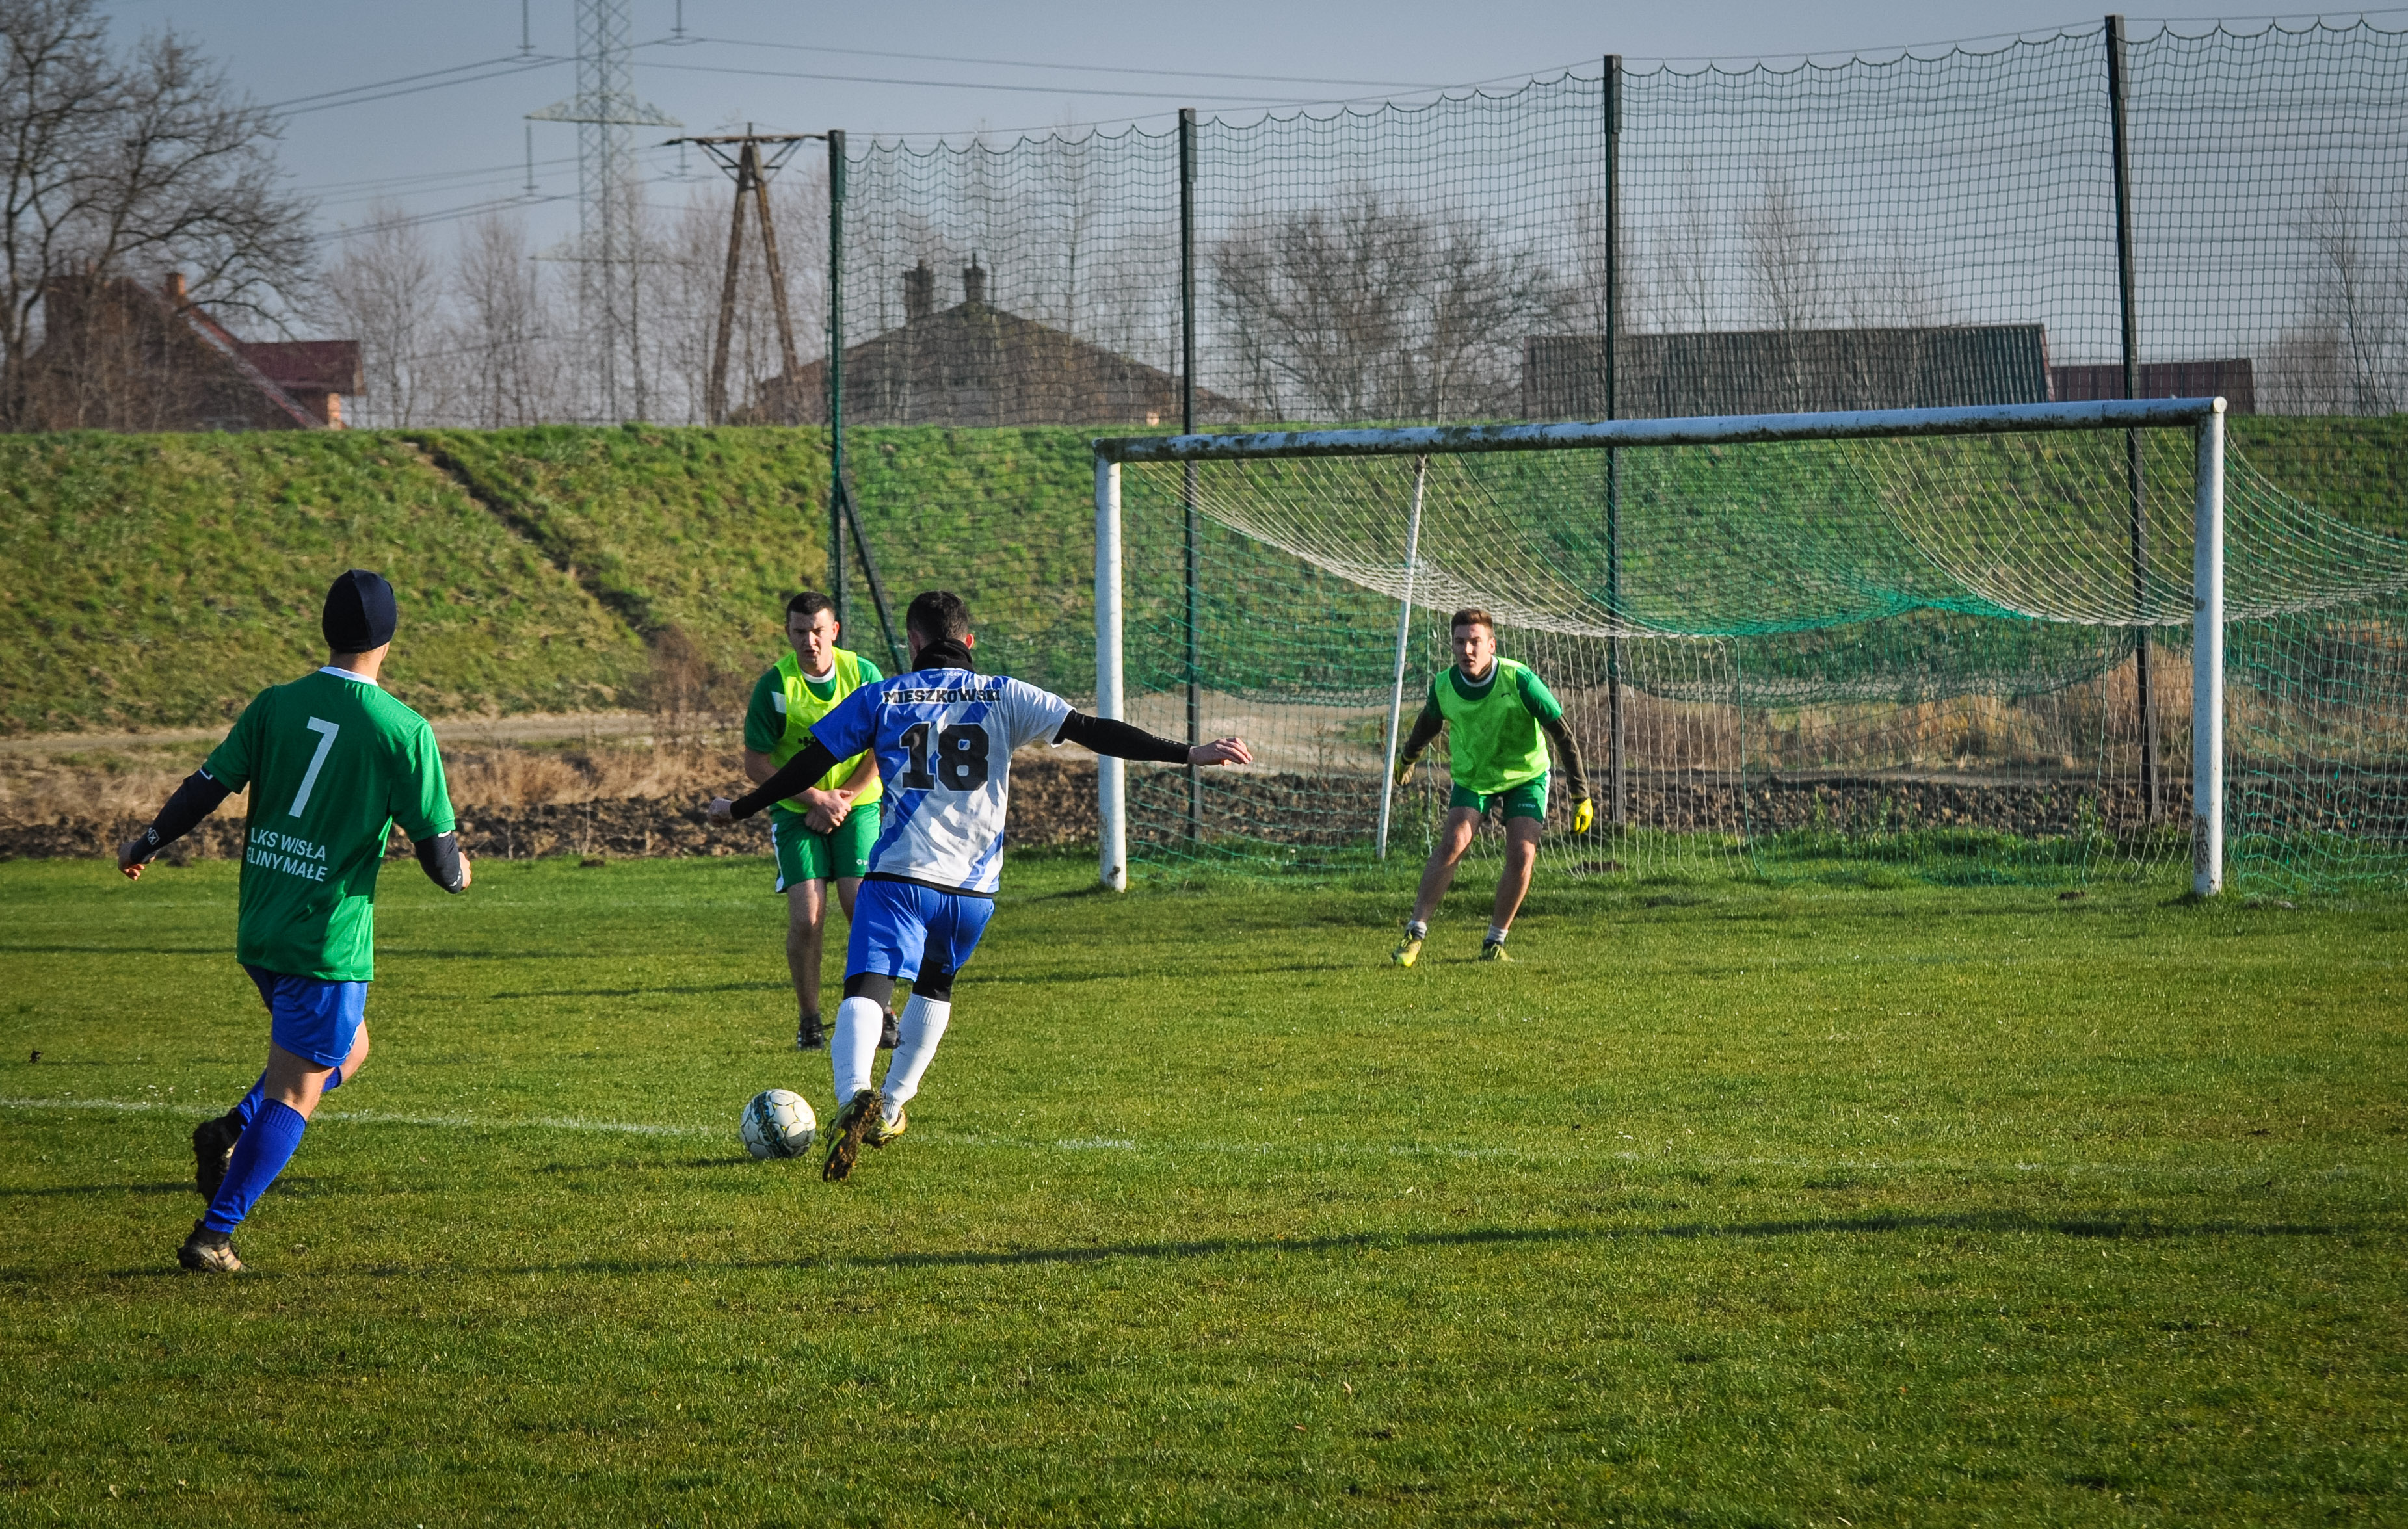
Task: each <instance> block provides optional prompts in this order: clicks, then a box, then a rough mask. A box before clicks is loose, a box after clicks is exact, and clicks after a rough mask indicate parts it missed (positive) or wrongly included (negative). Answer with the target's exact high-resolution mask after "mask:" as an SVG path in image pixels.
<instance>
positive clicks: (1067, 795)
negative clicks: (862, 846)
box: [0, 750, 1096, 865]
mask: <svg viewBox="0 0 2408 1529" xmlns="http://www.w3.org/2000/svg"><path fill="white" fill-rule="evenodd" d="M613 752H616V751H615V750H614V751H613ZM457 757H458V758H459V759H460V760H461V762H462V764H466V762H467V761H468V760H469V759H470V758H472V757H474V756H468V755H463V756H457ZM619 767H623V768H624V769H626V770H629V771H632V770H634V769H636V768H637V767H638V766H636V765H635V764H630V763H625V762H622V763H621V765H620V766H619ZM185 768H186V769H189V765H187V766H186V767H185ZM151 773H152V774H153V775H155V779H143V780H141V781H140V782H138V786H137V783H136V782H131V781H121V782H120V783H118V784H117V785H115V786H113V787H112V788H111V789H110V790H109V791H108V793H107V794H108V801H107V803H106V804H104V805H103V806H101V807H99V809H98V810H93V809H90V808H86V809H82V810H60V809H58V808H56V807H53V808H52V810H50V811H48V812H40V813H35V812H23V811H20V812H15V813H11V814H8V815H7V817H5V818H0V860H37V859H92V858H101V857H107V856H112V855H114V854H115V853H116V852H117V846H118V845H119V844H121V843H122V842H123V841H124V840H125V839H126V838H128V837H130V836H132V835H133V834H134V833H135V832H136V831H137V830H138V829H140V828H141V826H142V825H143V824H144V823H146V822H150V815H151V814H152V813H153V812H155V811H156V810H157V809H158V807H159V805H160V804H161V803H162V802H164V801H165V800H166V798H167V795H168V793H170V792H172V791H173V790H174V789H175V783H176V782H177V781H178V780H179V779H182V778H183V771H180V770H171V769H161V770H157V771H154V772H151ZM605 773H610V772H606V771H605V770H603V769H582V768H580V767H579V765H578V764H577V762H576V758H575V756H574V755H568V756H560V757H556V758H539V759H536V760H534V761H528V760H524V759H515V758H508V757H495V758H491V759H489V760H488V762H487V765H486V767H485V773H484V775H483V776H482V778H481V779H482V782H483V784H484V785H485V786H487V787H491V786H494V785H495V784H496V783H499V782H508V781H515V782H517V783H518V784H519V785H520V786H521V787H522V788H524V787H527V786H529V785H530V784H533V785H535V787H536V789H541V790H545V791H547V792H552V793H557V794H556V795H555V797H554V799H549V800H540V801H526V800H524V799H523V798H522V799H521V800H519V801H516V802H509V801H507V800H496V797H497V796H499V795H500V794H501V793H499V792H498V791H497V790H492V789H481V790H480V789H479V787H478V785H477V784H475V782H477V781H478V780H479V779H480V778H479V777H478V776H476V775H474V774H472V772H471V771H470V770H468V769H465V768H462V767H461V766H460V765H459V764H455V765H454V766H453V768H452V779H453V782H454V800H455V803H456V806H457V810H458V813H459V819H460V843H461V847H462V848H463V849H465V850H466V851H467V852H468V853H469V854H470V855H471V856H472V857H475V858H479V859H501V860H526V859H532V858H538V857H541V856H545V855H580V856H599V857H605V858H609V859H629V858H637V857H652V856H660V857H669V858H677V857H685V856H707V855H737V854H766V853H767V851H768V847H769V844H768V833H767V828H766V827H765V825H764V824H763V822H762V821H761V820H759V819H754V820H753V821H752V822H745V823H738V824H737V825H736V826H734V827H732V828H712V827H710V825H709V823H708V822H706V821H705V820H704V817H703V811H702V804H703V803H704V802H705V801H706V800H708V799H709V798H710V796H711V795H712V794H715V793H719V792H724V791H731V790H733V789H734V788H735V787H736V786H737V785H738V784H740V783H741V782H742V779H743V776H742V773H741V769H740V766H739V765H738V763H737V761H736V758H735V756H734V755H733V754H732V753H730V754H728V755H726V756H725V758H724V759H723V760H710V759H696V760H691V761H686V762H683V763H681V762H679V761H675V760H669V761H664V762H661V763H659V764H657V765H655V766H654V767H653V773H652V776H651V777H650V778H649V779H651V780H654V781H658V780H664V779H671V778H674V779H676V780H677V782H678V784H679V785H680V786H681V787H682V788H683V789H681V790H679V791H677V792H676V793H674V794H666V793H665V794H658V795H647V796H622V797H617V798H609V797H603V796H599V795H595V794H592V787H593V785H594V784H595V779H596V778H597V777H599V776H602V775H603V774H605ZM1011 788H1012V789H1011V818H1010V820H1009V824H1008V827H1007V829H1006V832H1007V834H1008V835H1009V836H1010V838H1011V842H1012V843H1014V844H1020V845H1054V844H1068V843H1076V842H1079V841H1081V840H1085V841H1089V842H1092V841H1093V840H1094V839H1095V836H1096V766H1095V763H1094V762H1093V761H1092V760H1089V759H1083V758H1082V759H1054V758H1045V757H1030V756H1024V757H1022V758H1019V759H1015V760H1013V761H1012V766H1011ZM561 798H566V799H561ZM137 803H138V804H139V805H136V804H137ZM241 843H242V817H241V814H240V812H239V810H238V808H237V807H236V805H235V804H232V803H229V804H228V806H227V807H226V809H224V810H222V811H221V812H220V813H219V815H218V816H216V817H214V818H211V819H210V820H209V821H208V822H204V823H203V824H201V826H200V827H199V828H197V829H195V830H194V831H193V833H192V834H191V835H190V836H187V837H186V838H184V839H181V840H179V841H178V842H177V843H176V844H174V845H172V846H170V847H169V848H168V850H167V853H166V854H165V856H163V857H162V858H164V859H165V860H167V861H168V862H170V863H171V864H176V865H183V864H187V863H189V862H191V861H193V860H231V859H234V858H236V856H237V855H239V853H240V852H241ZM388 852H389V853H392V854H396V855H399V854H407V853H409V841H408V840H407V839H405V838H404V837H402V836H401V835H400V834H398V833H395V834H394V837H393V843H392V845H391V847H390V849H389V850H388Z"/></svg>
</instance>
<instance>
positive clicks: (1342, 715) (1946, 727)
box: [1123, 430, 2408, 889]
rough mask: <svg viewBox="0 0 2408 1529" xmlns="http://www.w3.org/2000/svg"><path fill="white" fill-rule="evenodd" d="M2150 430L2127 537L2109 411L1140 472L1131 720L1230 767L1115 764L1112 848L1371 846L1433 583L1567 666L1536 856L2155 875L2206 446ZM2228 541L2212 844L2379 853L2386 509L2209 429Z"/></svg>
mask: <svg viewBox="0 0 2408 1529" xmlns="http://www.w3.org/2000/svg"><path fill="white" fill-rule="evenodd" d="M2140 440H2141V443H2142V451H2141V455H2140V459H2139V460H2140V465H2141V481H2140V495H2139V497H2140V500H2141V503H2142V505H2143V516H2142V519H2141V523H2140V527H2139V535H2138V536H2137V538H2136V536H2135V527H2134V521H2133V516H2132V503H2133V498H2134V490H2133V479H2131V477H2130V475H2129V462H2128V456H2127V448H2126V436H2125V435H2124V434H2122V433H2120V432H2117V433H2108V432H2065V433H2057V434H2029V435H2008V436H1973V437H1952V438H1921V439H1899V440H1863V441H1844V442H1788V443H1781V444H1769V445H1768V444H1750V445H1738V446H1715V447H1703V446H1693V447H1667V448H1649V449H1644V450H1634V449H1624V450H1617V451H1613V452H1608V451H1605V450H1547V451H1525V452H1504V453H1493V454H1473V455H1433V456H1430V457H1428V458H1426V459H1422V460H1421V461H1419V462H1417V461H1416V459H1414V458H1412V457H1397V456H1382V457H1319V458H1303V459H1297V458H1281V459H1248V460H1239V461H1216V462H1202V463H1196V464H1129V465H1127V466H1126V467H1125V468H1124V469H1123V475H1124V476H1123V514H1124V527H1125V530H1124V546H1125V550H1124V570H1125V571H1124V585H1125V631H1126V636H1125V644H1124V655H1125V657H1124V661H1125V674H1126V680H1125V684H1126V693H1127V697H1128V703H1127V704H1128V711H1129V715H1130V716H1131V718H1132V719H1133V720H1135V721H1137V722H1140V724H1142V725H1145V726H1148V727H1150V728H1152V729H1154V730H1155V731H1158V732H1163V733H1166V734H1169V735H1171V736H1184V735H1185V734H1186V733H1187V731H1188V728H1189V722H1188V713H1189V709H1190V707H1191V706H1192V707H1193V708H1194V710H1195V712H1196V717H1197V722H1196V727H1197V732H1198V733H1199V734H1200V736H1220V735H1223V734H1228V733H1237V734H1241V735H1243V736H1245V737H1246V738H1247V739H1248V740H1249V742H1250V743H1251V744H1252V745H1253V746H1254V750H1255V753H1256V755H1257V759H1258V764H1257V765H1256V767H1254V769H1251V770H1246V771H1238V772H1197V773H1195V774H1193V775H1191V774H1190V773H1189V772H1186V771H1183V770H1176V769H1172V770H1150V769H1142V768H1140V769H1138V770H1134V771H1132V775H1131V781H1130V787H1129V807H1128V812H1129V825H1130V826H1129V833H1130V848H1131V852H1132V853H1133V854H1135V855H1137V856H1139V857H1140V858H1143V859H1150V860H1154V861H1157V862H1166V863H1195V862H1211V863H1222V864H1229V865H1250V866H1261V867H1275V866H1301V867H1315V868H1323V869H1334V868H1344V867H1349V866H1360V865H1367V864H1369V863H1371V862H1373V861H1375V860H1377V859H1378V858H1379V857H1380V854H1381V844H1380V838H1379V822H1380V816H1381V802H1382V783H1383V779H1384V776H1385V769H1384V762H1385V759H1386V757H1387V747H1388V738H1389V733H1388V725H1389V724H1388V718H1389V707H1390V701H1391V692H1392V686H1394V684H1395V681H1396V660H1397V651H1398V631H1399V624H1400V618H1401V617H1402V615H1403V612H1404V611H1405V610H1406V608H1407V606H1408V603H1410V607H1411V610H1412V616H1411V619H1410V622H1409V623H1407V625H1406V629H1405V636H1404V649H1405V655H1406V664H1405V675H1404V682H1403V686H1402V718H1401V723H1400V727H1399V731H1400V732H1401V731H1402V730H1403V729H1407V728H1410V726H1411V724H1412V717H1413V715H1414V713H1415V712H1416V711H1417V710H1418V709H1419V707H1420V705H1421V702H1422V699H1423V697H1424V696H1425V695H1426V693H1427V692H1428V687H1429V685H1430V682H1431V679H1432V677H1433V676H1434V675H1435V674H1437V673H1438V672H1439V671H1440V670H1441V669H1442V668H1443V667H1444V665H1445V664H1447V663H1448V662H1449V661H1450V660H1449V653H1448V647H1447V641H1448V631H1447V620H1448V615H1449V613H1450V612H1452V611H1453V610H1454V609H1455V607H1459V606H1477V607H1484V608H1486V609H1488V610H1490V611H1492V612H1494V613H1495V615H1496V616H1497V618H1498V627H1499V630H1498V638H1499V647H1500V650H1502V651H1503V652H1504V653H1505V654H1507V655H1508V656H1510V657H1513V658H1517V659H1520V660H1522V661H1523V662H1526V663H1527V664H1530V665H1531V666H1532V667H1534V668H1535V669H1537V670H1538V671H1539V673H1540V674H1541V677H1542V678H1544V679H1546V681H1547V682H1548V684H1549V685H1550V686H1551V687H1553V689H1554V690H1555V693H1556V694H1557V695H1558V696H1559V697H1560V698H1561V699H1562V700H1563V702H1564V704H1565V707H1566V709H1567V711H1568V713H1569V715H1570V719H1571V722H1572V726H1573V730H1574V733H1575V735H1576V736H1578V737H1579V738H1580V739H1581V741H1582V745H1583V753H1584V760H1585V763H1586V764H1587V767H1588V774H1589V777H1590V781H1591V787H1592V794H1593V796H1594V798H1595V800H1596V801H1597V804H1598V826H1597V827H1596V828H1595V829H1594V830H1592V831H1591V832H1590V833H1588V834H1586V835H1584V836H1573V835H1571V834H1570V832H1569V822H1570V806H1571V803H1570V796H1569V793H1568V792H1566V791H1565V790H1564V789H1563V783H1562V782H1561V781H1560V780H1558V782H1557V789H1556V791H1555V801H1554V803H1553V804H1552V806H1551V809H1550V828H1551V833H1550V835H1549V838H1548V841H1547V848H1546V850H1544V854H1545V856H1546V859H1547V863H1548V864H1550V865H1554V866H1555V867H1556V868H1558V869H1561V870H1566V871H1570V872H1573V873H1578V874H1588V873H1606V874H1613V873H1623V872H1628V873H1638V874H1664V873H1670V872H1678V871H1681V870H1683V869H1707V868H1713V869H1722V870H1741V871H1754V872H1757V873H1761V874H1766V875H1775V876H1783V875H1807V874H1818V873H1824V872H1828V873H1832V874H1840V875H1846V876H1860V875H1862V874H1864V873H1865V872H1866V871H1867V870H1868V869H1871V868H1872V867H1876V866H1885V865H1886V866H1891V867H1895V868H1897V869H1899V870H1901V871H1905V872H1908V873H1911V874H1914V875H1918V876H1922V877H1927V878H1931V879H1947V880H1970V881H1990V880H1995V881H2028V882H2040V883H2054V882H2069V883H2071V882H2078V881H2082V880H2085V879H2097V878H2103V877H2132V878H2148V877H2154V876H2163V877H2165V878H2167V879H2170V880H2171V879H2172V878H2173V876H2174V874H2175V873H2176V872H2177V871H2179V870H2180V869H2181V868H2183V867H2185V866H2186V865H2187V864H2188V856H2189V819H2190V807H2191V804H2190V780H2191V769H2190V765H2191V760H2190V743H2189V739H2190V687H2191V676H2190V655H2189V636H2190V626H2189V622H2190V620H2191V613H2192V588H2191V559H2192V551H2193V548H2192V535H2191V526H2192V522H2191V512H2192V478H2193V468H2194V459H2193V447H2192V436H2191V435H2190V434H2189V433H2188V432H2187V431H2176V430H2155V431H2147V432H2143V433H2141V436H2140ZM1417 477H1418V489H1419V494H1420V503H1421V512H1420V522H1419V533H1418V538H1417V544H1416V546H1415V554H1414V556H1413V557H1412V560H1411V561H1410V563H1409V562H1408V559H1407V555H1406V550H1407V541H1408V535H1409V521H1410V519H1411V515H1412V505H1413V503H1414V499H1415V492H1416V486H1417V484H1416V479H1417ZM1191 503H1192V506H1193V509H1192V512H1191V509H1190V505H1191ZM2136 553H2137V555H2136ZM2226 561H2227V577H2226V591H2227V593H2226V598H2227V607H2228V611H2229V618H2230V619H2229V624H2228V628H2227V632H2228V636H2227V671H2228V686H2229V696H2228V707H2227V715H2228V718H2229V739H2228V748H2227V757H2228V762H2229V763H2228V771H2229V785H2228V792H2227V800H2228V819H2229V835H2230V843H2231V846H2232V848H2231V851H2230V854H2229V861H2230V864H2231V866H2232V870H2233V873H2234V875H2235V877H2236V878H2237V879H2238V880H2239V881H2240V882H2241V883H2242V884H2243V885H2244V886H2248V885H2255V884H2262V885H2265V886H2268V887H2289V888H2301V889H2306V888H2333V887H2365V886H2386V887H2408V595H2403V593H2402V592H2403V590H2408V543H2403V542H2402V541H2401V540H2400V539H2398V538H2395V537H2391V536H2384V535H2381V534H2379V533H2375V532H2371V531H2367V530H2364V529H2360V528H2358V527H2354V526H2351V525H2349V524H2347V523H2346V522H2342V521H2340V520H2337V519H2333V518H2329V517H2326V516H2323V515H2320V514H2318V513H2317V512H2316V511H2315V509H2314V508H2313V507H2310V506H2307V505H2305V504H2303V503H2301V502H2300V501H2299V500H2298V499H2296V498H2294V497H2292V496H2290V495H2288V494H2286V493H2283V492H2281V491H2280V490H2278V489H2276V488H2275V487H2274V486H2273V485H2272V483H2270V482H2269V481H2267V480H2266V479H2264V478H2262V477H2261V476H2259V475H2258V474H2257V473H2256V472H2255V471H2254V470H2252V469H2251V467H2250V466H2249V464H2248V463H2247V462H2246V461H2245V460H2243V458H2241V457H2240V456H2239V455H2238V454H2237V453H2229V455H2228V460H2227V468H2226ZM1191 562H1192V566H1193V569H1194V578H1193V579H1192V581H1191V579H1190V578H1189V573H1188V570H1189V568H1190V566H1191ZM2144 654H2145V657H2146V660H2147V663H2146V668H2147V671H2148V673H2149V675H2150V682H2149V684H2148V686H2147V688H2146V691H2145V693H2144V692H2143V686H2142V683H2141V676H2142V673H2143V657H2144ZM1617 733H1618V735H1619V738H1620V743H1619V746H1618V748H1617V747H1616V745H1615V741H1614V739H1615V736H1616V735H1617ZM1617 759H1618V760H1619V769H1618V770H1617V769H1616V768H1615V762H1616V761H1617ZM1445 782H1446V766H1445V762H1444V752H1443V745H1441V748H1440V750H1438V751H1437V752H1436V754H1435V755H1434V757H1433V758H1432V759H1431V760H1430V761H1428V762H1426V764H1425V765H1424V766H1423V768H1422V769H1421V770H1420V771H1419V772H1418V774H1417V776H1416V778H1415V779H1414V780H1413V781H1412V783H1411V784H1410V785H1409V786H1407V787H1406V788H1404V789H1402V790H1400V791H1398V793H1396V794H1395V796H1394V798H1393V799H1392V801H1391V803H1390V809H1389V822H1390V826H1389V830H1388V834H1387V840H1386V848H1387V852H1388V853H1389V854H1390V855H1392V856H1401V857H1404V858H1406V859H1409V860H1415V859H1418V858H1419V857H1420V856H1421V855H1422V854H1424V853H1425V852H1426V849H1427V847H1428V845H1429V843H1430V838H1431V835H1432V832H1433V830H1434V828H1435V826H1436V823H1437V822H1438V820H1439V817H1440V814H1441V810H1442V807H1443V802H1444V790H1445ZM1496 841H1497V829H1496V825H1495V824H1494V823H1493V822H1492V823H1491V824H1489V825H1488V826H1487V827H1486V828H1485V829H1484V842H1485V843H1487V844H1488V845H1489V846H1490V848H1491V850H1492V852H1493V848H1494V845H1495V843H1496Z"/></svg>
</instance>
